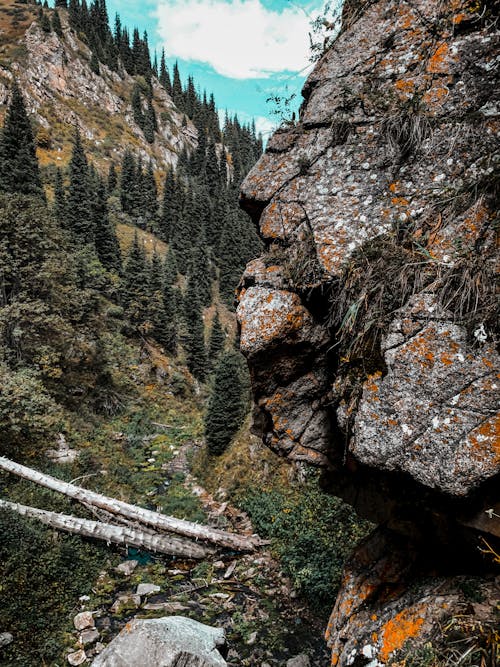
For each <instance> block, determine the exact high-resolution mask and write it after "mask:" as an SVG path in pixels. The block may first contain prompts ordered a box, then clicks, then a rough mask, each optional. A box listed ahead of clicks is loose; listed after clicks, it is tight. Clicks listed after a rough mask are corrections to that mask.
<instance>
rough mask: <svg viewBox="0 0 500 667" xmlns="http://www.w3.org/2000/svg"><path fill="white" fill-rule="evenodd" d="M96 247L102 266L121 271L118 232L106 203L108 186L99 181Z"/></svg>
mask: <svg viewBox="0 0 500 667" xmlns="http://www.w3.org/2000/svg"><path fill="white" fill-rule="evenodd" d="M93 208H94V210H93V216H94V228H95V247H96V251H97V256H98V257H99V260H100V262H101V264H102V265H103V266H104V267H105V268H106V269H109V270H111V271H117V272H118V271H120V269H121V256H120V247H119V245H118V239H117V237H116V232H115V229H114V227H113V225H112V224H111V221H110V219H109V214H108V207H107V203H106V186H105V185H104V182H103V181H102V180H101V179H99V184H98V186H97V191H96V196H95V203H94V207H93Z"/></svg>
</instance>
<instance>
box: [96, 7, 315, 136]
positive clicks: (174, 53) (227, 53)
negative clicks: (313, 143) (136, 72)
mask: <svg viewBox="0 0 500 667" xmlns="http://www.w3.org/2000/svg"><path fill="white" fill-rule="evenodd" d="M323 5H324V0H307V1H305V0H292V1H291V0H128V1H127V2H125V1H123V0H122V1H121V2H120V0H107V6H108V12H109V16H110V22H111V24H112V25H113V24H114V16H115V13H116V12H118V13H119V14H120V17H121V20H122V24H124V25H127V26H128V27H129V28H130V29H132V28H133V27H134V26H137V27H138V28H139V29H140V31H141V32H142V31H143V30H147V31H148V36H149V42H150V46H151V48H152V50H153V49H154V48H155V47H156V49H157V50H158V52H161V48H162V47H164V48H165V52H166V55H167V62H168V64H169V66H170V70H171V66H172V64H173V63H174V62H175V60H178V61H179V67H180V71H181V76H182V78H183V79H184V80H185V78H186V77H187V75H188V74H192V75H193V76H194V79H195V82H196V84H197V85H198V86H199V87H200V88H201V89H203V88H206V90H207V92H209V93H210V92H213V93H214V95H215V100H216V103H217V106H218V108H219V109H228V110H229V111H230V112H231V113H234V112H237V113H238V115H239V117H240V119H241V120H242V121H245V122H247V121H249V120H250V119H251V118H252V117H253V118H255V120H256V123H257V128H258V129H260V130H262V131H263V133H264V135H266V134H268V133H269V131H270V129H271V126H272V125H275V124H276V122H277V121H276V115H274V114H273V113H272V110H273V104H270V103H266V99H267V98H268V97H270V96H273V95H278V96H280V97H286V96H288V95H291V94H292V93H295V94H296V98H295V103H298V102H299V101H300V94H299V93H300V89H301V87H302V84H303V82H304V78H305V76H306V75H307V73H308V72H309V71H310V67H311V65H310V63H309V51H308V43H309V37H308V32H309V31H310V21H311V19H313V18H315V17H316V16H317V15H318V14H319V13H320V12H321V9H322V7H323ZM274 108H275V107H274Z"/></svg>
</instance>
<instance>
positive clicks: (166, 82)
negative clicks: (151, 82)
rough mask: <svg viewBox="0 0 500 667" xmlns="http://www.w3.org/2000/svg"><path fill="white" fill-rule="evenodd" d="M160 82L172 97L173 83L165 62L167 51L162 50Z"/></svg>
mask: <svg viewBox="0 0 500 667" xmlns="http://www.w3.org/2000/svg"><path fill="white" fill-rule="evenodd" d="M159 80H160V84H161V85H162V86H163V87H164V88H165V90H166V91H167V93H168V94H169V95H170V96H172V82H171V81H170V74H169V73H168V69H167V64H166V62H165V49H162V51H161V60H160V77H159Z"/></svg>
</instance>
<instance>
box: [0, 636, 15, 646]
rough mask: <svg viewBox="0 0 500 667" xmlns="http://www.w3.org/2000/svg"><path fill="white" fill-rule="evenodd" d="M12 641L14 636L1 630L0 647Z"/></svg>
mask: <svg viewBox="0 0 500 667" xmlns="http://www.w3.org/2000/svg"><path fill="white" fill-rule="evenodd" d="M13 641H14V637H13V636H12V635H11V634H10V632H1V633H0V648H2V647H3V646H8V645H9V644H12V642H13Z"/></svg>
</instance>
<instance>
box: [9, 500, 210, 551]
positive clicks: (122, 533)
mask: <svg viewBox="0 0 500 667" xmlns="http://www.w3.org/2000/svg"><path fill="white" fill-rule="evenodd" d="M0 508H5V509H9V510H12V511H14V512H17V513H18V514H21V515H22V516H27V517H29V518H32V519H38V521H41V522H42V523H44V524H46V525H47V526H50V527H51V528H57V529H58V530H63V531H65V532H67V533H72V534H73V535H83V536H84V537H93V538H95V539H97V540H104V541H106V542H108V543H110V542H111V543H113V544H120V545H123V546H128V547H137V548H138V549H145V550H146V551H156V552H157V553H161V554H167V555H169V556H179V557H180V558H189V559H191V558H192V559H197V560H202V559H204V558H206V557H207V556H209V555H210V554H211V553H213V552H212V551H211V550H210V549H208V548H207V547H205V546H203V545H201V544H196V543H195V542H187V541H185V540H179V539H177V538H175V537H168V536H167V535H158V534H156V535H151V534H150V533H144V532H142V531H140V530H135V529H133V528H131V527H130V526H114V525H112V524H109V523H102V522H101V521H91V520H90V519H81V518H80V517H76V516H69V515H67V514H58V513H57V512H48V511H47V510H40V509H37V508H35V507H28V506H26V505H20V504H19V503H11V502H8V501H6V500H0Z"/></svg>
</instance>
